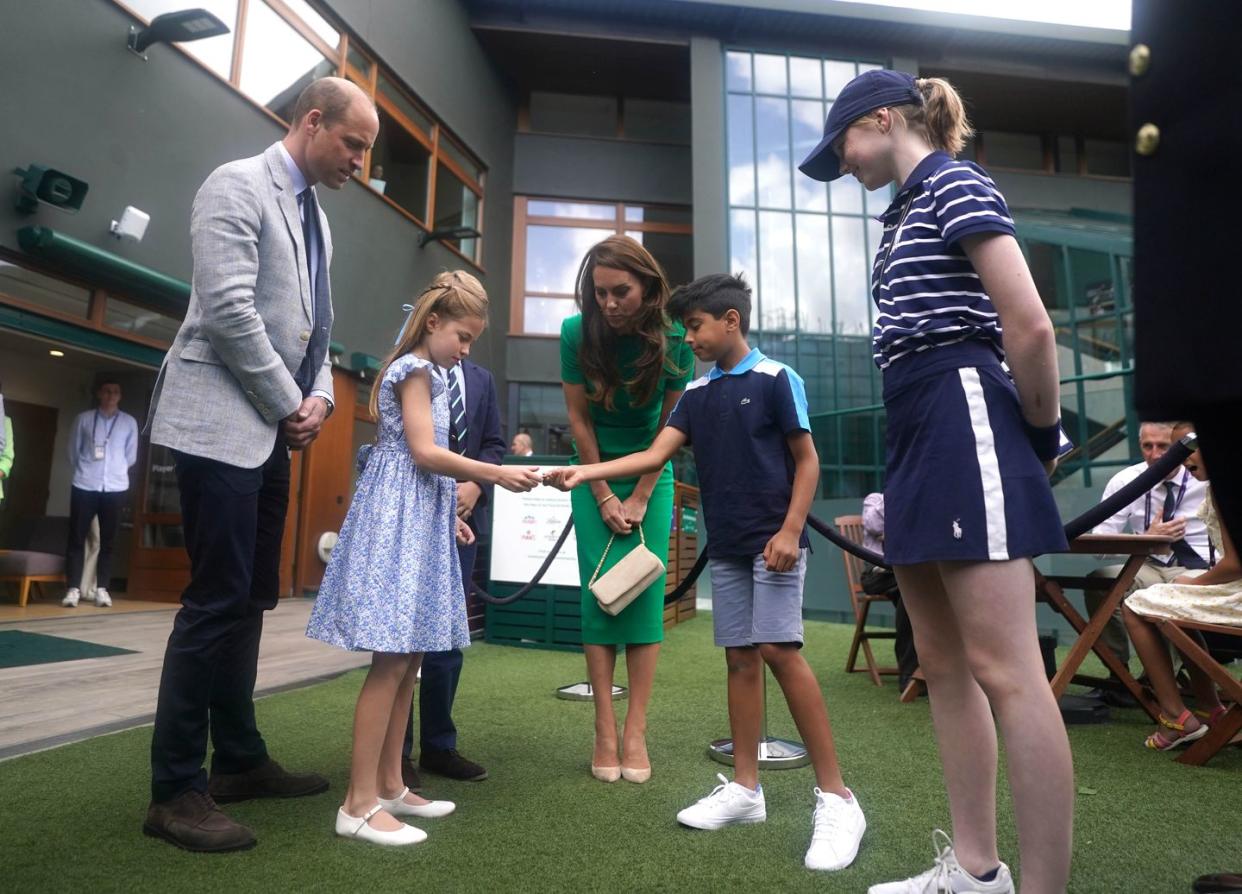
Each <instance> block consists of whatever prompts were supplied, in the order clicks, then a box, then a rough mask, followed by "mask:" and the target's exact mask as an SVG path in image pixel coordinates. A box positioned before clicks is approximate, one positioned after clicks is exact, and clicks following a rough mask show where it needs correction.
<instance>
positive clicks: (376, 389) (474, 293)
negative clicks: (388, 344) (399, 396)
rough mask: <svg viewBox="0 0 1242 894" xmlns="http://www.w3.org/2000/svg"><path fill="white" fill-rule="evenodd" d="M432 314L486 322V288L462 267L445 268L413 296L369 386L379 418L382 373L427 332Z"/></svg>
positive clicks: (376, 416) (410, 349) (371, 403)
mask: <svg viewBox="0 0 1242 894" xmlns="http://www.w3.org/2000/svg"><path fill="white" fill-rule="evenodd" d="M432 314H435V315H436V316H438V317H441V318H443V319H448V320H460V319H463V318H465V317H477V318H478V319H481V320H483V321H484V322H486V321H487V292H486V291H485V290H484V289H483V284H482V283H481V282H479V281H478V279H476V278H475V277H474V276H472V275H471V274H469V273H467V272H466V271H465V270H445V271H444V272H443V273H440V274H438V275H437V276H436V278H435V279H433V280H432V281H431V285H429V286H427V288H425V289H423V291H422V292H421V293H420V294H419V296H418V297H417V298H415V299H414V310H413V311H412V312H411V313H410V316H409V319H407V320H406V322H405V325H403V326H402V327H401V334H400V335H398V336H397V343H396V344H395V345H394V346H393V349H392V350H391V351H390V352H389V354H388V356H387V357H386V358H384V362H383V364H382V365H381V366H380V370H379V373H377V374H376V376H375V384H374V385H372V386H371V401H370V404H369V408H370V410H371V415H372V416H373V417H375V418H376V419H378V418H379V394H380V385H381V384H382V383H383V381H384V373H386V372H388V367H390V366H391V365H392V362H393V361H394V360H396V359H397V358H398V357H402V356H404V355H406V354H408V353H410V352H411V351H413V350H414V349H415V348H416V347H418V346H419V344H421V343H422V340H423V337H424V336H425V335H426V333H427V320H428V318H429V317H430V316H431V315H432Z"/></svg>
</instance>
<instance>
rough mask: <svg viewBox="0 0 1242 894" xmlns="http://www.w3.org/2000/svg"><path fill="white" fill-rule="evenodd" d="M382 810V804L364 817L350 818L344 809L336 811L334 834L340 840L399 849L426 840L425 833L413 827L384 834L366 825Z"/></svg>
mask: <svg viewBox="0 0 1242 894" xmlns="http://www.w3.org/2000/svg"><path fill="white" fill-rule="evenodd" d="M383 809H384V805H383V804H376V805H375V806H374V807H372V808H371V809H370V810H368V811H367V812H366V815H365V816H350V815H349V814H348V813H346V812H345V808H344V807H340V808H338V809H337V811H336V834H337V835H340V836H341V837H342V838H357V839H358V840H359V841H369V842H370V843H371V844H383V845H388V846H390V847H400V846H402V845H407V844H418V843H419V842H420V841H426V840H427V833H426V832H424V831H423V830H422V829H416V828H415V827H414V826H407V825H402V826H401V828H400V829H394V830H393V831H391V832H385V831H383V830H382V829H376V828H375V827H374V826H370V825H368V824H367V821H368V820H369V819H371V817H373V816H375V814H377V813H379V812H380V811H381V810H383Z"/></svg>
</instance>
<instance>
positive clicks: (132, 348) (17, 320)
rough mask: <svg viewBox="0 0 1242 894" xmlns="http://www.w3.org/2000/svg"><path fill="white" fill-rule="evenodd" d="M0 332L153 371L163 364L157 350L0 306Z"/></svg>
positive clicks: (81, 327)
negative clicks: (86, 352) (63, 346)
mask: <svg viewBox="0 0 1242 894" xmlns="http://www.w3.org/2000/svg"><path fill="white" fill-rule="evenodd" d="M0 328H3V329H12V330H13V331H15V332H22V333H25V334H26V335H34V336H37V337H39V338H45V339H47V340H48V341H52V342H56V343H57V344H63V345H69V346H72V347H75V348H79V349H81V350H84V351H93V352H95V353H98V354H107V355H108V356H110V357H119V358H120V359H122V360H129V361H131V362H133V363H139V364H142V365H143V366H149V367H151V368H152V369H158V368H159V365H160V364H161V363H163V362H164V351H162V350H161V349H159V348H149V347H147V346H146V345H140V344H138V343H136V342H132V341H129V340H127V339H124V338H118V337H117V336H115V335H108V334H107V333H106V332H100V331H99V330H97V329H88V328H86V327H85V326H79V325H77V324H74V323H67V322H64V321H62V320H56V319H52V318H50V317H43V316H39V315H38V314H35V313H31V312H29V311H25V310H20V309H18V308H16V307H10V306H9V305H7V304H0Z"/></svg>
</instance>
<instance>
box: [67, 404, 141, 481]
mask: <svg viewBox="0 0 1242 894" xmlns="http://www.w3.org/2000/svg"><path fill="white" fill-rule="evenodd" d="M69 461H70V462H71V463H73V486H74V487H76V488H78V490H89V491H105V492H107V493H119V492H120V491H125V490H129V467H130V466H132V465H133V464H134V463H135V462H137V461H138V421H137V420H136V419H134V417H133V416H131V415H129V414H128V413H125V412H123V411H121V410H117V411H116V412H115V413H113V414H112V415H111V416H105V415H104V414H103V413H101V412H100V411H99V410H87V411H86V412H85V413H79V414H78V418H77V419H76V420H74V423H73V431H72V433H71V434H70V436H69Z"/></svg>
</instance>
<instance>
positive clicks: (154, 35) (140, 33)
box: [126, 9, 229, 59]
mask: <svg viewBox="0 0 1242 894" xmlns="http://www.w3.org/2000/svg"><path fill="white" fill-rule="evenodd" d="M228 33H229V28H228V26H227V25H225V24H224V22H222V21H220V20H219V19H218V18H216V17H215V16H214V15H212V14H211V13H209V12H208V11H207V10H205V9H183V10H181V11H180V12H166V13H164V14H163V15H160V16H156V17H155V18H153V19H152V20H151V24H150V25H148V26H147V27H145V28H143V29H141V30H139V29H138V28H136V27H134V26H133V25H130V27H129V40H128V41H127V43H126V46H128V47H129V49H130V51H131V52H133V53H134V54H135V55H138V56H141V57H142V58H143V59H146V58H147V57H146V56H145V55H144V51H145V50H146V48H147V47H149V46H151V44H153V43H185V42H187V41H191V40H202V39H204V38H206V37H216V36H218V35H220V34H228Z"/></svg>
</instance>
